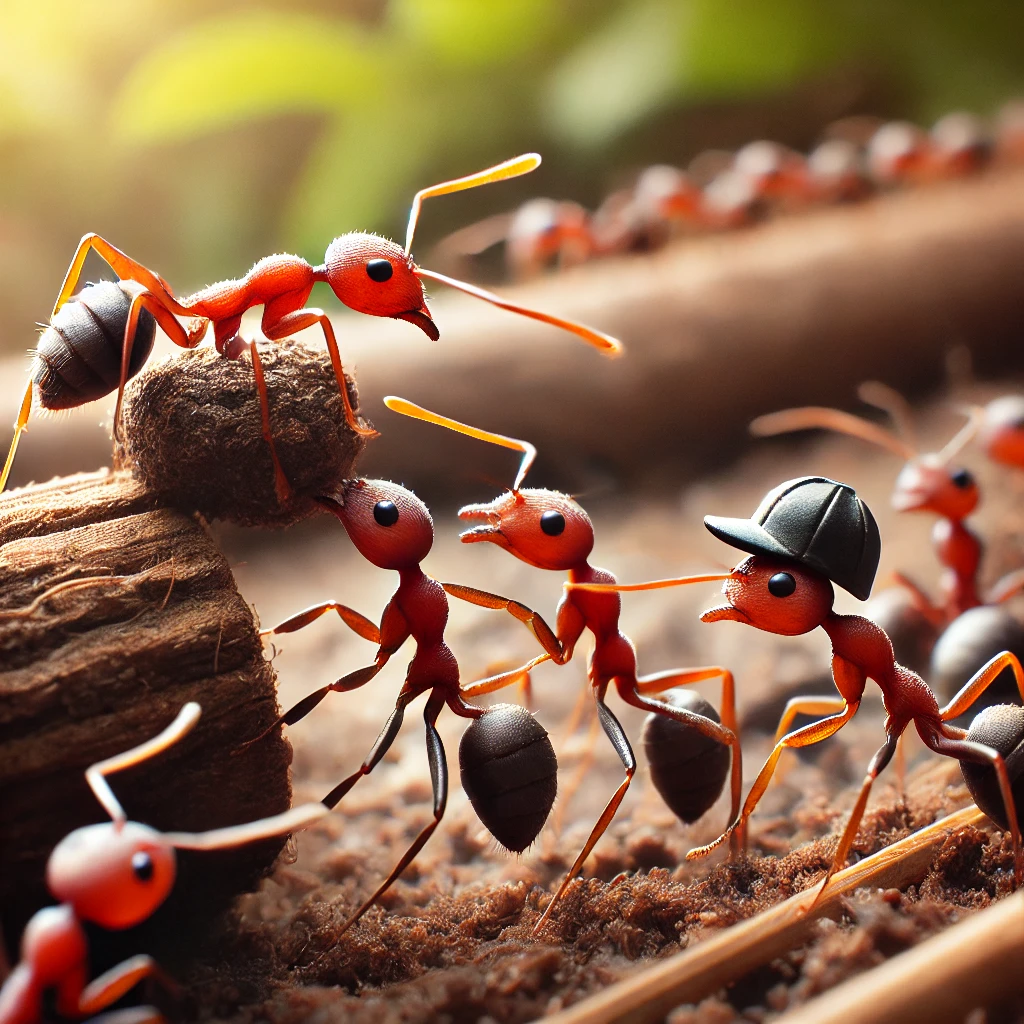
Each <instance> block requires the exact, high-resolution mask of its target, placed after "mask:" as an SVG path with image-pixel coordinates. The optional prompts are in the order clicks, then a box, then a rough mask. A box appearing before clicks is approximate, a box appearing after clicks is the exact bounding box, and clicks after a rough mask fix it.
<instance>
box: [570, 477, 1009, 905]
mask: <svg viewBox="0 0 1024 1024" xmlns="http://www.w3.org/2000/svg"><path fill="white" fill-rule="evenodd" d="M704 525H705V526H706V527H707V528H708V530H710V532H711V533H712V534H714V536H716V537H718V538H719V539H720V540H723V541H725V542H726V543H727V544H730V545H732V546H733V547H736V548H739V549H740V550H741V551H746V552H749V553H750V557H748V558H746V559H744V560H743V561H742V562H741V563H740V564H739V565H737V566H736V567H735V568H734V569H733V570H732V571H731V572H729V573H725V574H723V575H718V576H706V575H703V576H684V577H679V578H676V579H666V580H655V581H652V582H649V583H640V584H632V585H628V586H616V585H609V584H604V585H598V584H594V583H572V584H570V589H579V590H588V591H616V590H649V589H656V588H660V587H673V586H682V585H686V584H690V583H703V582H707V581H709V580H711V579H719V580H723V581H724V586H723V593H724V594H725V598H726V600H725V603H724V604H721V605H718V606H717V607H714V608H709V609H708V610H707V611H705V612H704V613H703V614H702V615H701V617H700V618H701V621H702V622H719V621H723V620H732V621H734V622H743V623H745V624H747V625H748V626H754V627H755V628H757V629H763V630H765V631H766V632H769V633H777V634H779V635H781V636H799V635H801V634H803V633H809V632H811V631H812V630H814V629H817V628H818V627H819V626H820V627H821V628H822V629H824V630H825V632H826V633H827V634H828V637H829V639H830V640H831V642H832V677H833V680H834V681H835V685H836V689H837V690H838V691H839V697H838V698H820V697H815V698H809V699H805V698H794V699H793V700H791V701H790V702H789V704H788V705H787V707H786V711H785V713H784V715H783V719H782V721H781V722H780V724H779V730H778V733H777V738H776V742H775V746H774V748H773V750H772V752H771V754H770V755H769V757H768V760H767V761H766V762H765V764H764V767H763V768H762V769H761V771H760V772H759V773H758V776H757V778H756V779H755V780H754V784H753V786H752V787H751V789H750V792H749V793H748V794H747V799H746V801H745V802H744V804H743V810H742V812H741V813H740V815H739V816H738V817H737V818H736V819H735V820H734V822H733V823H732V824H731V825H730V826H729V828H728V829H726V831H725V832H724V833H723V834H722V835H721V836H719V837H718V839H716V840H714V842H711V843H709V844H707V845H706V846H702V847H698V848H697V849H694V850H691V851H690V852H689V853H688V854H687V859H693V858H696V857H703V856H705V855H707V854H708V853H710V852H711V851H712V850H714V849H716V848H717V847H718V846H719V845H721V844H722V843H723V842H725V840H726V839H728V838H729V837H730V836H731V835H732V834H733V833H734V832H735V831H736V830H737V829H741V828H743V827H744V826H745V824H746V821H747V819H748V818H749V817H750V815H751V813H752V812H753V810H754V808H755V807H756V806H757V803H758V801H759V800H760V799H761V796H762V795H763V794H764V791H765V790H766V789H767V787H768V783H769V781H770V780H771V777H772V774H773V772H774V771H775V766H776V764H777V763H778V760H779V758H780V756H781V755H782V752H783V751H784V750H786V749H787V748H794V747H805V746H809V745H811V744H813V743H819V742H820V741H821V740H824V739H827V738H828V737H829V736H832V735H834V734H835V733H837V732H838V731H839V730H840V729H841V728H842V727H843V726H844V725H846V723H847V722H849V721H850V719H851V718H853V716H854V715H855V714H856V713H857V709H858V708H859V707H860V703H861V699H862V697H863V695H864V688H865V685H866V683H867V680H868V679H873V680H874V681H875V682H876V683H877V684H878V687H879V689H880V690H881V691H882V701H883V703H884V705H885V709H886V720H885V734H886V739H885V743H884V744H883V745H882V747H881V748H880V749H879V750H878V752H877V753H876V754H875V756H874V757H873V758H872V759H871V763H870V764H869V766H868V770H867V774H866V776H865V778H864V782H863V784H862V786H861V790H860V794H859V795H858V797H857V801H856V803H855V804H854V807H853V811H852V812H851V814H850V820H849V822H848V823H847V826H846V829H845V831H844V832H843V835H842V837H841V839H840V840H839V845H838V847H837V849H836V853H835V856H834V857H833V859H832V863H831V864H830V866H829V868H828V871H827V872H826V874H825V877H824V879H823V880H822V882H821V886H820V888H819V890H818V894H817V897H816V899H815V903H816V902H817V901H818V900H820V899H821V894H822V893H823V892H824V890H825V887H826V886H827V885H828V881H829V879H830V878H831V877H832V875H833V874H834V873H835V872H836V871H838V870H840V869H841V868H842V867H843V865H844V864H845V863H846V858H847V855H848V854H849V852H850V849H851V847H852V845H853V842H854V840H855V839H856V836H857V829H858V827H859V826H860V821H861V818H862V817H863V814H864V808H865V807H866V805H867V801H868V796H869V795H870V793H871V786H872V783H873V782H874V780H875V778H877V776H878V774H879V773H880V772H881V771H882V769H883V768H885V766H886V765H887V764H888V763H889V761H890V760H891V759H892V757H893V755H894V754H895V753H896V749H897V745H898V743H899V738H900V736H901V735H902V734H903V732H904V731H905V730H906V728H907V727H908V726H909V725H910V724H911V722H913V724H914V726H915V727H916V729H917V732H918V735H919V736H920V737H921V739H922V740H923V741H924V743H925V746H927V747H928V748H929V749H930V750H933V751H934V752H935V753H937V754H943V755H945V756H947V757H954V758H957V759H958V760H960V761H962V762H963V761H966V762H970V763H973V764H980V765H985V766H988V767H990V768H992V769H994V771H995V776H996V779H997V780H998V786H999V793H1000V796H1001V798H1002V803H1003V806H1004V808H1005V810H1006V821H1007V823H1008V826H1009V832H1010V834H1011V836H1012V840H1013V851H1014V881H1015V884H1016V885H1020V884H1021V881H1022V877H1024V849H1022V846H1021V834H1020V826H1019V823H1018V820H1017V812H1016V807H1015V804H1014V800H1013V791H1012V785H1011V779H1010V775H1009V773H1008V771H1007V767H1006V762H1005V760H1004V759H1003V756H1002V755H1001V754H1000V753H999V752H998V751H997V750H995V749H993V748H992V747H990V746H987V745H985V744H982V743H977V742H974V741H972V740H969V739H967V731H966V730H964V729H959V728H957V727H955V726H952V725H950V724H949V722H950V720H951V719H953V718H956V717H958V716H959V715H961V714H963V712H964V711H966V710H967V709H968V708H969V707H970V706H971V705H972V704H973V703H974V702H975V701H976V700H977V699H978V697H979V696H980V695H981V693H982V692H983V691H984V690H985V689H986V688H987V687H988V686H989V685H990V684H991V683H992V682H993V681H994V680H995V679H996V678H997V677H998V676H999V675H1000V673H1001V672H1002V671H1003V670H1004V669H1005V668H1007V667H1010V668H1011V669H1012V670H1013V673H1014V676H1015V678H1016V682H1017V688H1018V690H1019V691H1020V694H1021V697H1022V699H1024V670H1022V668H1021V664H1020V662H1019V661H1018V660H1017V658H1016V656H1015V655H1013V654H1011V653H1010V652H1009V651H1004V652H1003V653H1002V654H999V655H997V656H996V657H994V658H992V660H991V661H989V662H988V664H986V665H985V666H984V667H983V668H981V669H980V670H979V671H978V672H976V673H975V675H974V676H973V677H972V678H971V679H970V680H969V681H968V682H967V684H966V685H965V686H964V687H963V688H962V689H961V690H960V691H959V693H957V694H956V696H955V697H954V698H953V699H952V700H951V701H950V702H949V703H948V704H946V706H945V707H942V708H940V707H939V704H938V701H937V700H936V699H935V695H934V694H933V693H932V691H931V690H930V689H929V688H928V686H927V685H926V684H925V682H924V680H923V679H921V677H920V676H918V675H917V674H916V673H915V672H912V671H911V670H910V669H908V668H905V667H904V666H902V665H900V664H898V663H897V662H896V660H895V658H894V657H893V651H892V644H891V643H890V641H889V638H888V636H887V635H886V634H885V632H884V630H882V628H881V627H880V626H877V625H875V623H873V622H871V621H870V620H869V619H865V618H864V617H863V616H860V615H838V614H837V613H836V612H835V611H833V608H832V605H833V602H834V600H835V591H834V590H833V586H832V585H833V583H835V584H837V585H838V586H840V587H842V588H843V589H844V590H847V591H848V592H849V593H851V594H852V595H853V596H854V597H856V598H858V599H859V600H861V601H865V600H867V598H868V595H869V594H870V592H871V585H872V583H873V582H874V578H875V573H876V571H877V569H878V559H879V555H880V552H881V539H880V537H879V534H878V527H877V526H876V524H875V520H874V517H873V516H872V515H871V510H870V509H869V508H868V507H867V505H866V504H865V503H864V502H863V501H861V499H860V498H859V497H858V496H857V493H856V492H855V491H854V490H853V488H852V487H850V486H849V485H847V484H842V483H837V482H836V481H835V480H830V479H828V478H827V477H814V476H809V477H799V478H797V479H795V480H787V481H786V482H785V483H782V484H780V485H779V486H778V487H776V488H774V489H773V490H771V491H769V492H768V494H767V495H766V496H765V497H764V499H763V500H762V501H761V504H760V505H759V506H758V507H757V509H756V511H755V512H754V514H753V516H752V517H751V518H750V519H731V518H722V517H719V516H705V518H704ZM801 712H803V713H807V714H826V715H828V717H826V718H822V719H820V720H819V721H817V722H813V723H811V724H810V725H806V726H803V727H802V728H799V729H795V730H793V731H792V732H788V731H787V730H788V729H789V726H790V724H791V723H792V721H793V719H794V718H795V716H796V715H797V714H799V713H801ZM812 906H813V904H812Z"/></svg>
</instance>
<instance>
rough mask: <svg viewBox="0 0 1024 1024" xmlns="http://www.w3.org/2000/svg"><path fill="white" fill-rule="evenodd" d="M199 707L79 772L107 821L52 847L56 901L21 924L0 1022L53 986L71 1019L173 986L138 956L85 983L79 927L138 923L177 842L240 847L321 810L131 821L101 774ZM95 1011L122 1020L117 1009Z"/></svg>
mask: <svg viewBox="0 0 1024 1024" xmlns="http://www.w3.org/2000/svg"><path fill="white" fill-rule="evenodd" d="M200 713H201V712H200V707H199V705H198V704H196V703H194V702H190V703H188V704H186V705H185V706H184V707H183V708H182V709H181V711H179V712H178V715H177V717H176V718H175V719H174V721H173V722H172V723H171V724H170V725H169V726H167V728H166V729H164V731H163V732H161V733H160V734H159V735H158V736H155V737H153V739H150V740H147V741H146V742H145V743H142V744H140V745H139V746H137V747H133V748H132V749H131V750H128V751H125V752H124V753H123V754H117V755H116V756H114V757H109V758H107V759H106V760H103V761H99V762H97V763H96V764H94V765H92V766H91V767H90V768H89V769H88V770H87V771H86V773H85V778H86V781H87V782H88V783H89V787H90V788H91V789H92V791H93V793H94V794H95V796H96V799H97V800H98V801H99V802H100V805H101V806H102V807H103V809H104V810H105V811H106V812H107V813H108V814H109V815H110V821H109V822H102V823H100V824H97V825H86V826H85V827H84V828H78V829H75V830H74V832H71V833H69V834H68V835H67V836H65V838H64V839H62V840H61V841H60V842H59V843H58V844H57V846H56V847H55V848H54V850H53V853H51V854H50V859H49V862H48V863H47V866H46V882H47V885H48V886H49V888H50V892H51V893H52V894H53V895H54V896H55V897H56V898H57V899H58V900H59V901H60V903H59V905H58V906H55V907H44V908H43V909H42V910H39V911H37V912H36V914H35V915H34V916H33V918H32V919H31V920H30V921H29V923H28V924H27V925H26V927H25V932H24V934H23V936H22V940H21V962H20V963H19V964H18V965H17V966H16V967H15V968H14V970H13V971H12V972H11V974H10V975H9V977H8V978H7V980H6V982H5V983H4V986H3V988H2V989H0V1024H33V1022H35V1021H41V1020H42V1019H43V1016H44V1012H45V1011H44V1002H45V1000H46V999H47V998H48V993H50V992H55V993H56V1009H57V1012H58V1013H59V1014H61V1015H62V1016H64V1017H66V1018H70V1019H73V1020H79V1019H81V1018H82V1017H87V1016H89V1015H90V1014H93V1013H96V1012H97V1011H100V1010H103V1009H105V1008H106V1007H108V1006H110V1005H112V1004H113V1003H115V1002H117V1000H119V999H120V998H121V997H122V996H124V995H125V994H126V993H127V992H128V991H129V990H130V989H132V988H134V986H135V985H137V984H138V983H139V982H140V981H142V980H143V979H146V978H153V979H155V980H157V981H159V982H160V983H161V984H163V985H164V986H165V987H167V988H168V989H171V990H174V989H176V985H175V984H174V982H173V981H171V979H170V978H168V977H167V976H166V975H165V974H164V973H163V972H162V971H161V969H160V967H159V966H158V965H157V963H156V961H154V960H153V959H152V957H149V956H145V955H140V956H133V957H131V958H130V959H128V960H125V961H123V962H122V963H120V964H118V965H117V966H115V967H112V968H111V969H110V970H109V971H107V972H106V973H105V974H102V975H101V976H100V977H98V978H95V979H94V980H93V981H91V982H89V981H88V975H89V946H88V939H87V936H86V932H85V929H84V928H83V924H84V923H85V922H90V923H93V924H97V925H100V926H101V927H103V928H112V929H123V928H131V927H134V926H135V925H137V924H141V923H142V922H143V921H145V920H146V918H148V917H149V916H150V915H152V914H153V912H154V911H155V910H156V909H157V908H158V907H159V906H160V905H161V904H162V903H163V902H164V900H166V899H167V897H168V895H169V894H170V892H171V889H172V887H173V886H174V878H175V871H176V868H175V855H174V851H175V849H179V850H222V849H224V848H226V847H230V846H241V845H243V844H244V843H251V842H256V841H257V840H260V839H269V838H270V837H271V836H279V835H283V834H284V833H287V832H294V831H296V830H297V829H300V828H303V827H304V826H306V825H309V824H310V823H311V822H313V821H316V820H317V819H318V818H322V817H323V816H324V815H325V814H327V813H328V809H327V808H326V807H324V806H323V804H303V805H302V806H299V807H294V808H292V809H291V810H290V811H285V812H284V813H283V814H277V815H274V816H273V817H269V818H262V819H260V820H259V821H253V822H249V823H247V824H245V825H233V826H230V827H228V828H218V829H212V830H211V831H209V832H158V831H156V829H153V828H150V827H149V826H148V825H143V824H141V823H140V822H137V821H129V820H128V816H127V814H125V811H124V809H123V808H122V807H121V804H120V803H119V802H118V799H117V797H116V796H115V795H114V792H113V790H111V788H110V784H109V783H108V782H107V778H106V777H107V776H108V775H111V774H113V773H114V772H119V771H122V770H123V769H125V768H130V767H131V766H132V765H136V764H140V763H141V762H143V761H148V760H149V759H150V758H152V757H155V756H156V755H158V754H160V753H162V752H163V751H164V750H166V749H167V748H168V747H170V746H172V745H173V744H175V743H177V742H178V741H179V740H180V739H182V737H183V736H185V735H186V734H187V733H188V732H189V731H190V730H191V729H192V728H193V726H195V724H196V722H198V720H199V716H200ZM128 1013H129V1014H131V1016H130V1019H131V1020H132V1021H137V1022H142V1021H159V1020H163V1017H162V1016H161V1015H160V1013H159V1012H158V1011H157V1010H156V1009H154V1008H153V1007H140V1008H136V1009H134V1010H131V1011H128ZM103 1016H104V1017H105V1018H107V1019H114V1018H118V1019H125V1020H127V1019H129V1018H127V1017H124V1016H123V1015H120V1016H119V1015H118V1014H117V1013H115V1014H112V1015H110V1017H107V1015H106V1014H104V1015H103ZM97 1019H100V1018H97Z"/></svg>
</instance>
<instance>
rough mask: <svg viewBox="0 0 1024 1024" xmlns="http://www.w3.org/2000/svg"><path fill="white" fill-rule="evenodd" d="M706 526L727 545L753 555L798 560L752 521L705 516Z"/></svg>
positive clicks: (796, 556)
mask: <svg viewBox="0 0 1024 1024" xmlns="http://www.w3.org/2000/svg"><path fill="white" fill-rule="evenodd" d="M704 525H705V526H706V527H707V528H708V529H709V530H710V531H711V532H712V533H713V534H714V535H715V536H716V537H717V538H718V539H719V540H724V541H725V543H726V544H731V545H732V546H733V547H734V548H739V549H740V551H747V552H749V553H750V554H752V555H772V556H774V557H776V558H798V557H799V556H798V555H795V554H794V553H793V552H792V551H790V550H789V549H788V548H785V547H783V546H782V545H781V544H780V543H779V542H778V541H777V540H776V539H775V538H774V537H773V536H772V535H771V534H770V533H768V531H767V530H766V529H765V528H764V527H763V526H759V525H758V524H757V523H755V522H754V521H753V520H752V519H730V518H727V517H724V516H705V517H704Z"/></svg>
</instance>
